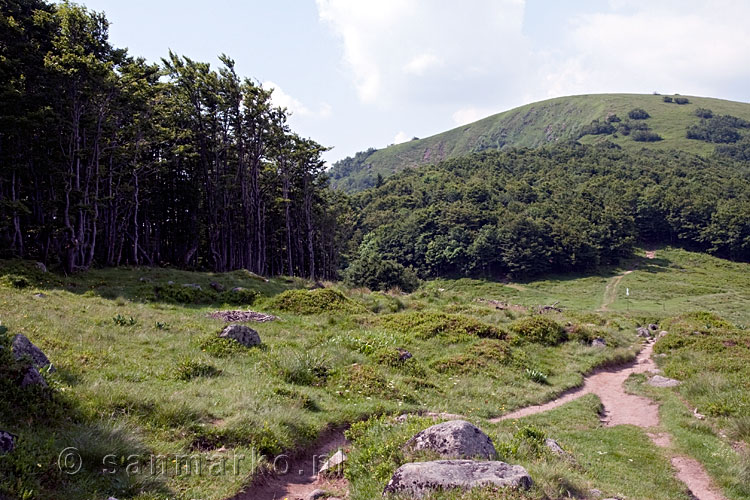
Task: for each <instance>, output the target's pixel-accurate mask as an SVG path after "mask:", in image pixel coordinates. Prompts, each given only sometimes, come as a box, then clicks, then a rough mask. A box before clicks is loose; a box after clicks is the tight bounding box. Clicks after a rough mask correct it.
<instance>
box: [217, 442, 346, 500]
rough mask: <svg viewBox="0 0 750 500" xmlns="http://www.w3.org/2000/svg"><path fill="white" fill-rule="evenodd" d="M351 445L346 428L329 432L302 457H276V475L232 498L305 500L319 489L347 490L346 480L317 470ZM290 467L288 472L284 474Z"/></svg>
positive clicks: (239, 499) (260, 481)
mask: <svg viewBox="0 0 750 500" xmlns="http://www.w3.org/2000/svg"><path fill="white" fill-rule="evenodd" d="M347 444H348V443H347V441H346V439H345V438H344V433H343V431H341V430H330V431H327V432H325V433H324V434H323V435H322V436H321V437H320V438H319V439H318V441H317V442H316V443H315V444H314V445H313V446H312V447H311V448H309V449H308V450H306V451H305V452H304V453H302V454H300V455H299V456H295V457H290V458H289V459H288V460H287V459H286V458H285V456H284V455H280V457H279V458H278V459H277V460H276V467H275V468H276V472H277V474H276V475H274V476H269V477H267V478H264V479H262V480H259V481H258V482H257V484H253V485H252V486H250V487H249V488H248V489H247V490H246V491H245V492H244V493H240V494H239V495H237V496H234V497H232V499H231V500H284V499H288V500H304V499H306V498H307V497H308V495H309V494H310V493H312V492H313V491H315V490H317V489H322V490H325V491H330V492H336V491H343V490H346V481H345V480H344V479H326V478H323V477H318V475H317V471H318V469H320V466H321V465H323V462H324V461H325V459H326V457H327V456H328V455H330V454H331V453H332V452H334V451H336V450H338V449H343V448H344V447H345V446H347ZM287 467H288V469H287ZM286 470H288V472H286V473H284V471H286Z"/></svg>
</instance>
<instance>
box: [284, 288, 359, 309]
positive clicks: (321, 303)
mask: <svg viewBox="0 0 750 500" xmlns="http://www.w3.org/2000/svg"><path fill="white" fill-rule="evenodd" d="M271 307H274V308H276V309H279V310H281V311H288V312H293V313H297V314H320V313H326V312H339V313H351V314H356V313H362V312H365V308H364V306H362V305H361V304H358V303H356V302H354V301H353V300H351V299H349V298H347V297H346V296H345V295H344V294H343V293H341V292H339V291H337V290H331V289H330V288H320V289H317V290H287V291H285V292H282V293H280V294H279V295H277V296H276V297H275V298H274V300H273V301H272V302H271Z"/></svg>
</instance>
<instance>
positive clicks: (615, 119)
mask: <svg viewBox="0 0 750 500" xmlns="http://www.w3.org/2000/svg"><path fill="white" fill-rule="evenodd" d="M607 121H608V122H609V123H619V122H621V121H622V120H621V119H620V117H619V116H617V115H609V116H608V117H607Z"/></svg>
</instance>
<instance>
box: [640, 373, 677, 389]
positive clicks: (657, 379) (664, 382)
mask: <svg viewBox="0 0 750 500" xmlns="http://www.w3.org/2000/svg"><path fill="white" fill-rule="evenodd" d="M681 383H682V382H680V381H679V380H675V379H673V378H667V377H662V376H661V375H654V376H653V377H651V378H650V379H648V385H651V386H653V387H677V386H678V385H680V384H681Z"/></svg>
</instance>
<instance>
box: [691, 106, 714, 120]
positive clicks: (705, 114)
mask: <svg viewBox="0 0 750 500" xmlns="http://www.w3.org/2000/svg"><path fill="white" fill-rule="evenodd" d="M695 116H697V117H698V118H713V116H714V112H713V111H711V110H710V109H707V108H698V109H696V110H695Z"/></svg>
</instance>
